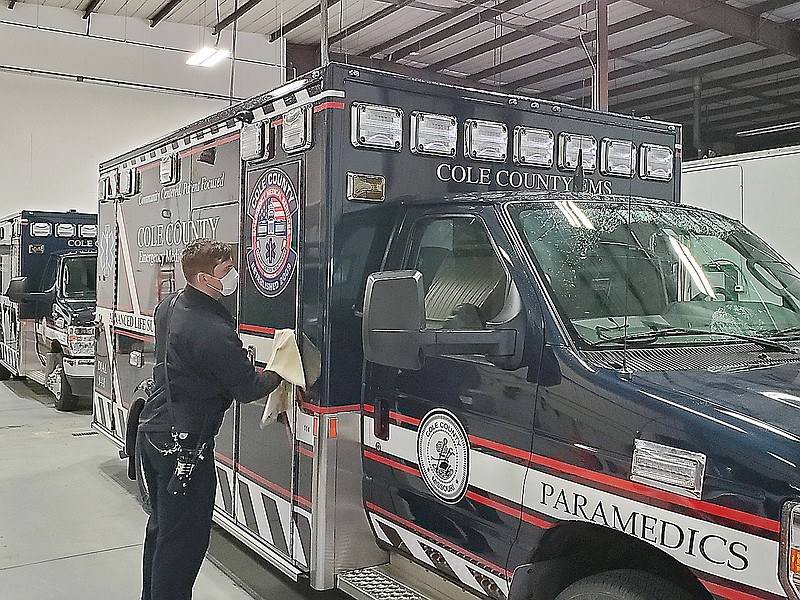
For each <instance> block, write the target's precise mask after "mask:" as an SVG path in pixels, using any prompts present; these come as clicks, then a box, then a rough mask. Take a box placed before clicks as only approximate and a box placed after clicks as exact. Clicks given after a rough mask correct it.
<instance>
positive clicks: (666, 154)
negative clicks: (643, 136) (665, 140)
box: [639, 144, 673, 181]
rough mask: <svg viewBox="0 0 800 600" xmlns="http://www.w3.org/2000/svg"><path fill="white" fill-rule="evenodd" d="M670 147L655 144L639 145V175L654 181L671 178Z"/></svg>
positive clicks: (671, 157)
mask: <svg viewBox="0 0 800 600" xmlns="http://www.w3.org/2000/svg"><path fill="white" fill-rule="evenodd" d="M672 159H673V153H672V148H670V147H669V146H658V145H656V144H642V145H641V146H640V147H639V177H641V178H642V179H651V180H654V181H669V180H670V179H672V163H673V160H672Z"/></svg>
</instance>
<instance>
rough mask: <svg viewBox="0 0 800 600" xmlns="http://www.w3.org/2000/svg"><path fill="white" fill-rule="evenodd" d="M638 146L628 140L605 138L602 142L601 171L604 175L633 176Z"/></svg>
mask: <svg viewBox="0 0 800 600" xmlns="http://www.w3.org/2000/svg"><path fill="white" fill-rule="evenodd" d="M635 170H636V146H634V144H633V142H630V141H628V140H611V139H608V138H606V139H604V140H603V141H602V142H600V172H601V173H602V174H603V175H616V176H618V177H633V173H634V171H635Z"/></svg>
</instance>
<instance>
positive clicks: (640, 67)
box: [508, 38, 736, 97]
mask: <svg viewBox="0 0 800 600" xmlns="http://www.w3.org/2000/svg"><path fill="white" fill-rule="evenodd" d="M649 41H650V43H651V45H656V44H658V42H656V41H655V38H651V39H650V40H649ZM735 44H736V42H734V41H733V40H731V39H724V40H719V41H716V42H711V43H709V44H704V45H702V46H698V47H696V48H689V49H688V50H684V51H682V52H677V53H675V54H670V55H669V56H664V57H662V58H658V59H655V60H651V61H647V62H646V63H638V64H635V65H632V66H629V67H623V68H621V69H614V70H613V71H611V72H610V73H609V75H608V78H609V80H613V79H619V78H622V77H627V76H628V75H635V74H637V73H641V72H642V71H645V70H647V69H661V68H663V67H665V66H666V65H671V64H673V63H676V62H680V61H682V60H688V59H690V58H696V57H698V56H703V55H705V54H711V53H712V52H717V51H719V50H724V49H725V48H728V47H730V46H733V45H735ZM637 45H638V44H637ZM618 54H619V56H618ZM625 54H626V53H623V52H622V48H620V49H618V50H616V51H614V52H612V53H611V58H624V56H625ZM586 66H587V65H586V61H585V60H582V61H576V62H573V63H570V64H568V65H563V66H561V67H557V68H555V69H550V70H549V71H544V72H542V73H538V74H536V75H531V76H529V77H525V78H523V79H519V80H517V81H512V82H511V83H509V84H508V86H509V87H511V88H513V89H519V88H523V87H526V86H528V85H531V84H534V83H538V82H540V81H545V80H547V79H552V78H553V77H559V76H561V75H565V74H567V73H571V72H573V71H576V70H578V69H581V68H585V67H586ZM690 79H691V78H690ZM580 85H581V82H580V81H577V82H575V81H573V82H570V83H568V84H566V85H562V86H561V87H558V88H555V89H552V90H547V94H548V95H550V96H551V97H555V96H560V95H562V94H565V93H568V92H572V91H575V90H577V89H580Z"/></svg>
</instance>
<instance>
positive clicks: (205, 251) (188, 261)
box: [181, 238, 233, 281]
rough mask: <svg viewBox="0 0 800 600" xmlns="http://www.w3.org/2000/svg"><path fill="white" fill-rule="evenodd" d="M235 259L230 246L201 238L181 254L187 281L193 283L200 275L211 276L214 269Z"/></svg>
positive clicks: (182, 266) (190, 244)
mask: <svg viewBox="0 0 800 600" xmlns="http://www.w3.org/2000/svg"><path fill="white" fill-rule="evenodd" d="M228 259H233V248H231V246H230V244H226V243H224V242H217V241H215V240H209V239H207V238H200V239H197V240H195V241H193V242H190V243H189V245H187V246H186V248H184V250H183V254H181V268H182V269H183V276H184V277H185V278H186V281H191V280H192V279H194V276H195V275H197V274H198V273H208V274H211V273H212V272H213V271H214V267H216V266H217V265H218V264H220V263H223V262H225V261H226V260H228Z"/></svg>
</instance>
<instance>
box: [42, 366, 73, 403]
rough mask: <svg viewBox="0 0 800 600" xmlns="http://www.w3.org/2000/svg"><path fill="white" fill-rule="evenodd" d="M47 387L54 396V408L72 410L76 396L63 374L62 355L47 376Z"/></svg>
mask: <svg viewBox="0 0 800 600" xmlns="http://www.w3.org/2000/svg"><path fill="white" fill-rule="evenodd" d="M47 387H48V389H49V390H50V391H51V392H53V395H54V396H55V397H56V410H72V409H73V408H75V404H76V403H77V401H78V397H77V396H75V394H73V393H72V388H71V387H70V386H69V381H67V376H66V375H64V357H63V356H62V357H61V359H60V360H59V361H58V365H57V366H56V368H55V369H53V372H52V373H50V374H49V375H48V376H47Z"/></svg>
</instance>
